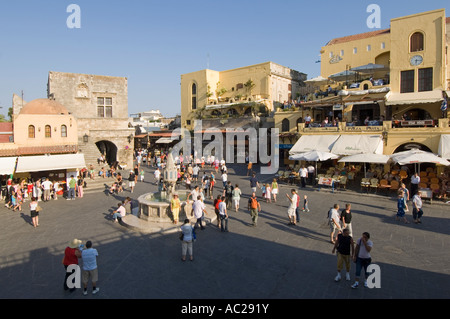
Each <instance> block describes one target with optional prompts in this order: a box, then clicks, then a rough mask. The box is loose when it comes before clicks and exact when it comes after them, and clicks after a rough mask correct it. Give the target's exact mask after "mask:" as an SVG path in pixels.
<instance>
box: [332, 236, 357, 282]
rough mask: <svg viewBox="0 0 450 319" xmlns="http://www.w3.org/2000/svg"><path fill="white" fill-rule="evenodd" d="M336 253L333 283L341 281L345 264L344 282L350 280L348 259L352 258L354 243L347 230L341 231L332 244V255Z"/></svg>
mask: <svg viewBox="0 0 450 319" xmlns="http://www.w3.org/2000/svg"><path fill="white" fill-rule="evenodd" d="M335 251H337V276H336V277H335V278H334V281H339V280H341V271H342V268H343V266H344V264H345V270H346V273H345V280H350V258H353V256H354V254H355V243H354V241H353V238H352V237H351V236H350V232H349V230H348V228H345V229H344V230H343V231H342V234H339V235H338V237H337V240H336V243H335V244H334V247H333V250H332V253H333V254H334V252H335Z"/></svg>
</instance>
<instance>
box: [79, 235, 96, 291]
mask: <svg viewBox="0 0 450 319" xmlns="http://www.w3.org/2000/svg"><path fill="white" fill-rule="evenodd" d="M97 257H98V252H97V249H95V248H92V242H91V241H90V240H89V241H87V242H86V248H85V249H83V250H82V251H81V258H82V260H83V272H82V281H83V286H84V290H83V295H85V296H86V295H87V286H88V283H89V280H91V282H92V294H93V295H95V294H96V293H97V292H99V290H100V289H99V288H98V287H97V281H98V268H97Z"/></svg>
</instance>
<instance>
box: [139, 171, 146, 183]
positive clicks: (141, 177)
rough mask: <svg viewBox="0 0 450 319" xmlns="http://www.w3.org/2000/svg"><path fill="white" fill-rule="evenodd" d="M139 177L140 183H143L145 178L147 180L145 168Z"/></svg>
mask: <svg viewBox="0 0 450 319" xmlns="http://www.w3.org/2000/svg"><path fill="white" fill-rule="evenodd" d="M139 177H140V181H141V182H143V181H144V178H145V171H144V169H143V168H142V169H141V172H140V173H139Z"/></svg>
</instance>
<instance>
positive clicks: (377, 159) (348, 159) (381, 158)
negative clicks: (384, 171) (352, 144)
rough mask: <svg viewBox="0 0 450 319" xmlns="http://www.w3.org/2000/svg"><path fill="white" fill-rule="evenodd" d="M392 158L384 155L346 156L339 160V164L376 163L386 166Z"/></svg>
mask: <svg viewBox="0 0 450 319" xmlns="http://www.w3.org/2000/svg"><path fill="white" fill-rule="evenodd" d="M389 160H390V156H389V155H383V154H355V155H350V156H345V157H343V158H341V159H340V160H339V162H345V163H375V164H386V163H387V162H389Z"/></svg>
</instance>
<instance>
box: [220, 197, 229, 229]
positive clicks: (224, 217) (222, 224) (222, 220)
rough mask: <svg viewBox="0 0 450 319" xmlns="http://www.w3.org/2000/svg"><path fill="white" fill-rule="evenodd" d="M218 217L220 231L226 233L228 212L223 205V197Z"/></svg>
mask: <svg viewBox="0 0 450 319" xmlns="http://www.w3.org/2000/svg"><path fill="white" fill-rule="evenodd" d="M219 216H220V231H222V232H228V212H227V204H226V203H225V196H222V201H221V202H220V203H219Z"/></svg>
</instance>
